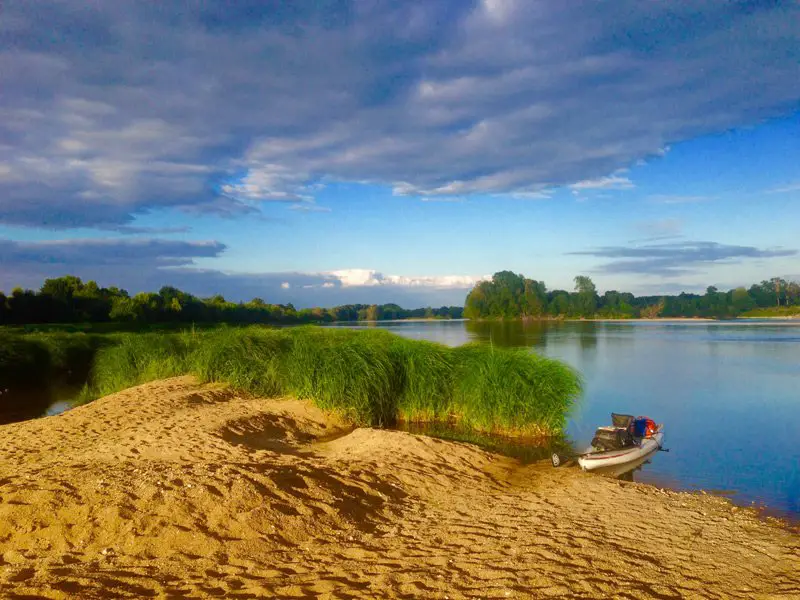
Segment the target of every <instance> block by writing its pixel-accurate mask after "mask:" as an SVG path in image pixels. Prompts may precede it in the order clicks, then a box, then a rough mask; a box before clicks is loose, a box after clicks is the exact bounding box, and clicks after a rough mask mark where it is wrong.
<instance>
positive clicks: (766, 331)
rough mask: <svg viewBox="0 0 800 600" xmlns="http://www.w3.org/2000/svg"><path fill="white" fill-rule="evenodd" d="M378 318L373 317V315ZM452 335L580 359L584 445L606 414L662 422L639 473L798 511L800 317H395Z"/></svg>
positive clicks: (441, 337)
mask: <svg viewBox="0 0 800 600" xmlns="http://www.w3.org/2000/svg"><path fill="white" fill-rule="evenodd" d="M373 326H374V325H373ZM379 327H382V328H386V329H390V330H391V331H393V332H395V333H398V334H400V335H404V336H406V337H410V338H414V339H425V340H432V341H436V342H441V343H444V344H449V345H458V344H463V343H465V342H468V341H481V342H486V343H490V342H491V343H493V344H496V345H498V346H521V347H528V348H533V349H534V350H536V351H537V352H540V353H542V354H544V355H547V356H551V357H554V358H559V359H562V360H564V361H566V362H567V363H569V364H570V365H572V366H573V367H575V368H577V369H578V370H579V371H580V372H581V373H582V374H583V377H584V380H585V387H586V391H585V396H584V398H583V400H582V401H581V402H580V404H579V406H578V407H577V408H576V410H575V411H574V413H573V414H572V415H571V418H570V420H569V426H568V433H569V435H570V437H571V438H572V440H573V441H574V442H575V445H576V446H577V447H578V448H581V449H582V448H583V447H585V446H586V445H588V443H589V441H590V440H591V438H592V434H593V432H594V428H595V426H597V425H600V424H606V423H608V422H609V421H610V413H611V412H612V411H614V412H623V413H630V414H634V415H648V416H650V417H652V418H653V419H655V420H656V421H657V422H659V423H664V424H665V432H666V436H665V447H667V448H669V449H670V452H669V453H657V454H656V455H655V456H654V457H653V459H652V461H651V463H650V464H647V465H645V466H644V468H642V469H641V470H640V471H637V472H636V474H635V479H636V480H637V481H644V482H649V483H657V484H660V485H668V486H671V487H673V488H677V489H705V490H713V491H715V492H716V493H724V494H730V497H731V499H732V500H734V501H735V502H737V503H741V504H751V503H753V502H755V503H756V504H759V505H760V504H763V505H766V506H767V507H769V508H770V509H771V510H773V511H775V512H778V513H784V514H792V515H793V516H794V517H798V516H800V323H797V322H794V323H791V322H790V323H783V322H782V323H775V322H774V321H773V322H767V323H764V322H749V323H740V322H735V323H734V322H714V323H708V322H657V323H647V322H635V323H619V322H615V323H611V322H607V323H601V322H568V323H529V324H523V323H519V322H509V323H473V322H469V321H433V322H392V323H381V324H380V325H379Z"/></svg>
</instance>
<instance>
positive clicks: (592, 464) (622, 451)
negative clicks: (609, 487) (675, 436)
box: [578, 425, 664, 471]
mask: <svg viewBox="0 0 800 600" xmlns="http://www.w3.org/2000/svg"><path fill="white" fill-rule="evenodd" d="M656 427H657V428H656V430H655V431H654V432H653V433H652V434H651V435H650V437H644V438H639V439H638V440H637V439H634V441H633V442H632V443H631V445H628V446H623V447H622V448H619V449H617V450H602V449H600V450H598V449H595V448H594V447H593V448H592V449H591V450H589V451H588V452H586V453H584V454H583V455H581V456H579V457H578V464H579V465H580V467H581V469H583V470H584V471H594V470H596V469H610V468H612V467H619V466H623V465H624V466H628V463H632V462H634V461H635V462H639V463H640V464H641V462H644V460H645V459H646V458H648V457H649V456H650V455H651V454H653V453H654V452H657V451H658V450H659V449H660V448H661V445H662V443H663V442H664V426H663V425H657V426H656Z"/></svg>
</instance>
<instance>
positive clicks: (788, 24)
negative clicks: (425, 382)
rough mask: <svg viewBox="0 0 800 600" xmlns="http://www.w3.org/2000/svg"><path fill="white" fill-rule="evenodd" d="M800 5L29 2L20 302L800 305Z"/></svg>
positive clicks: (15, 135) (6, 139) (7, 177)
mask: <svg viewBox="0 0 800 600" xmlns="http://www.w3.org/2000/svg"><path fill="white" fill-rule="evenodd" d="M798 224H800V2H798V1H796V0H787V1H763V2H759V1H722V0H698V1H695V2H640V1H635V0H618V1H614V2H597V1H594V0H592V1H589V0H585V1H581V0H575V1H571V2H563V3H562V2H551V1H549V0H482V1H467V0H420V1H413V0H409V1H406V2H377V1H370V0H363V1H358V2H356V1H352V2H349V1H346V0H344V1H342V0H339V1H335V2H334V1H326V0H319V1H315V2H311V1H307V2H303V1H300V2H292V3H283V2H271V1H270V2H267V1H262V0H258V1H256V0H238V1H237V2H235V3H223V2H211V1H204V0H193V1H184V2H170V1H164V2H135V1H132V0H117V1H115V2H87V1H86V0H57V1H56V0H52V1H51V0H39V1H37V2H30V1H28V0H5V1H4V2H3V4H2V8H0V289H3V290H5V291H6V292H8V291H10V290H11V289H12V288H13V287H15V286H18V285H19V286H23V287H28V288H32V289H37V288H38V287H40V285H41V283H42V281H43V279H44V278H46V277H53V276H60V275H64V274H68V273H69V274H74V275H78V276H80V277H83V278H84V279H96V280H97V281H98V283H100V284H101V285H105V286H111V285H116V286H119V287H123V288H125V289H128V290H129V291H130V292H132V293H134V292H139V291H144V290H157V289H158V288H159V287H161V286H162V285H166V284H170V285H176V286H178V287H180V288H181V289H184V290H186V291H189V292H192V293H194V294H198V295H200V296H208V295H212V294H217V293H221V294H223V295H224V296H225V297H226V298H228V299H230V300H235V301H238V300H247V299H250V298H253V297H256V296H258V297H261V298H263V299H265V300H266V301H268V302H275V303H285V302H292V303H294V304H295V306H298V307H307V306H315V305H321V306H332V305H336V304H344V303H385V302H396V303H398V304H401V305H402V306H405V307H409V308H410V307H417V306H426V305H434V306H439V305H443V304H448V305H449V304H462V303H463V301H464V298H465V296H466V294H467V292H468V291H469V289H470V288H471V287H472V286H473V285H474V284H475V283H476V282H477V281H480V280H481V279H484V278H487V277H490V276H491V274H492V273H494V272H496V271H500V270H512V271H515V272H518V273H523V274H524V275H526V276H527V277H530V278H533V279H537V280H540V281H544V282H545V283H546V285H547V286H548V288H549V289H572V287H573V277H574V276H575V275H579V274H583V275H588V276H590V277H591V278H592V279H593V280H594V281H595V283H596V285H597V287H598V289H599V290H600V291H601V292H602V291H605V290H609V289H617V290H624V291H631V292H634V293H637V294H648V295H650V294H660V293H677V292H680V291H689V292H698V291H703V290H705V288H706V287H707V286H709V285H716V286H718V287H720V288H723V289H728V288H731V287H736V286H739V285H749V284H751V283H753V282H757V281H761V280H763V279H767V278H769V277H772V276H781V277H786V278H799V279H800V255H798V252H800V236H798Z"/></svg>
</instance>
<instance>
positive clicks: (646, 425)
mask: <svg viewBox="0 0 800 600" xmlns="http://www.w3.org/2000/svg"><path fill="white" fill-rule="evenodd" d="M657 429H658V428H657V426H656V424H655V422H654V421H653V420H652V419H650V418H648V417H634V416H633V415H622V414H617V413H611V426H610V427H608V426H606V427H598V428H597V431H595V433H594V437H593V438H592V447H593V448H596V449H597V450H600V451H608V450H620V449H622V448H625V447H627V446H633V445H636V444H638V443H639V442H640V441H641V440H642V439H643V438H649V437H652V436H653V434H654V433H655V432H656V431H657Z"/></svg>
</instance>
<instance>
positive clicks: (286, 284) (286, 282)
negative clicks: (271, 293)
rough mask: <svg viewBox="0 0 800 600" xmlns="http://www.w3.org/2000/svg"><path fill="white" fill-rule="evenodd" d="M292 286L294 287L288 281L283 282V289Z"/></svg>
mask: <svg viewBox="0 0 800 600" xmlns="http://www.w3.org/2000/svg"><path fill="white" fill-rule="evenodd" d="M290 287H292V286H291V285H290V284H289V282H288V281H284V282H283V283H281V289H283V290H288V289H289V288H290ZM303 287H305V286H303Z"/></svg>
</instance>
